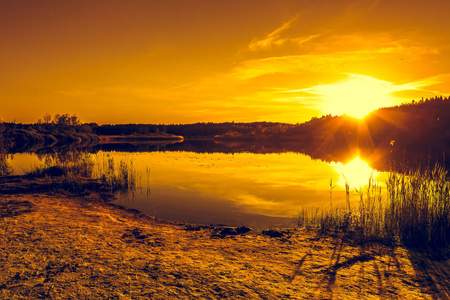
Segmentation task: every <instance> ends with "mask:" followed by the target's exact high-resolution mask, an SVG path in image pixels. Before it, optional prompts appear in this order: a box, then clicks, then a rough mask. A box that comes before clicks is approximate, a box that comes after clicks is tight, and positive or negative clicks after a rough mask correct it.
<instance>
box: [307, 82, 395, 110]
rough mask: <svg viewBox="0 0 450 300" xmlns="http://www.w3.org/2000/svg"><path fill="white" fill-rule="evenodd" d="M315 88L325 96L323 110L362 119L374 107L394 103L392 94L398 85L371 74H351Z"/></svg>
mask: <svg viewBox="0 0 450 300" xmlns="http://www.w3.org/2000/svg"><path fill="white" fill-rule="evenodd" d="M314 90H315V92H317V93H318V94H320V95H323V96H324V98H325V99H324V104H323V106H324V107H323V110H324V112H326V113H327V114H328V113H331V114H332V115H343V114H347V115H349V116H352V117H355V118H359V119H361V118H364V117H365V116H366V115H367V114H368V113H370V112H371V111H372V110H374V109H377V108H380V107H384V106H390V105H392V104H393V97H392V96H391V95H390V94H391V93H392V92H393V91H395V90H396V86H394V85H392V84H391V83H389V82H386V81H383V80H379V79H376V78H373V77H370V76H365V75H357V74H350V77H349V78H348V79H346V80H343V81H340V82H337V83H333V84H325V85H319V86H316V87H315V88H314Z"/></svg>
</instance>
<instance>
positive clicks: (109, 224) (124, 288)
mask: <svg viewBox="0 0 450 300" xmlns="http://www.w3.org/2000/svg"><path fill="white" fill-rule="evenodd" d="M0 215H1V216H0V249H1V255H0V298H2V299H22V298H30V299H44V298H45V299H149V298H151V299H177V298H181V299H217V298H229V299H371V298H374V299H447V297H448V295H450V293H449V290H450V280H449V279H450V262H449V261H446V262H445V261H432V260H429V259H428V258H425V257H423V256H420V255H419V254H417V253H413V252H410V251H407V250H405V249H402V248H396V249H391V248H387V247H383V246H380V245H373V246H370V247H369V246H366V247H361V246H358V245H355V244H352V243H351V242H350V241H347V240H345V239H344V240H343V239H341V238H340V237H338V236H334V237H333V236H319V235H318V234H317V233H314V232H307V231H295V232H294V231H293V232H291V233H289V234H285V235H284V236H283V237H279V238H274V237H269V236H265V235H241V236H225V237H217V236H215V235H214V234H213V232H212V231H211V229H200V230H197V231H195V230H187V229H186V227H185V226H182V225H176V224H167V223H164V222H158V221H156V220H153V219H151V218H148V217H145V216H143V215H140V214H138V213H134V212H130V211H125V210H122V209H120V208H118V207H114V206H111V205H106V204H105V203H104V202H102V201H100V198H99V196H98V195H95V194H91V195H88V196H85V197H84V198H73V197H68V196H64V195H45V194H40V195H33V194H28V195H9V196H0Z"/></svg>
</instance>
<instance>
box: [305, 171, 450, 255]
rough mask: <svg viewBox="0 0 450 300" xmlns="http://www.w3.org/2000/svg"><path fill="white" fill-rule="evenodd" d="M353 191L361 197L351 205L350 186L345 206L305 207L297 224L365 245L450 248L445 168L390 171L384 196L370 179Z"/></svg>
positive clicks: (449, 198)
mask: <svg viewBox="0 0 450 300" xmlns="http://www.w3.org/2000/svg"><path fill="white" fill-rule="evenodd" d="M355 192H356V193H357V195H358V198H359V199H358V201H357V203H356V204H354V205H353V207H352V206H351V205H350V187H349V185H348V183H346V198H347V202H346V204H345V205H341V206H338V205H334V206H331V207H329V208H327V209H317V208H316V209H311V208H309V209H302V210H301V211H300V213H299V216H298V218H297V222H298V226H299V227H313V228H318V229H320V230H322V231H344V232H347V233H351V234H353V235H354V236H355V237H356V238H357V239H359V241H361V242H367V241H374V240H377V241H381V242H386V243H392V242H394V241H400V242H401V243H403V244H404V245H406V246H410V247H419V248H420V247H422V248H434V249H441V250H445V251H448V250H449V248H450V183H449V181H448V179H447V171H445V169H444V168H443V167H441V166H439V165H436V166H435V167H434V168H433V169H419V170H415V171H409V172H407V173H405V174H398V173H394V172H390V173H389V176H388V179H387V180H386V193H385V195H383V193H382V190H381V185H379V184H377V183H375V181H374V180H373V178H372V177H371V178H370V179H369V184H368V185H367V187H365V188H364V189H362V188H360V189H355Z"/></svg>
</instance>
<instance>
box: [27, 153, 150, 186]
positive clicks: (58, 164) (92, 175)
mask: <svg viewBox="0 0 450 300" xmlns="http://www.w3.org/2000/svg"><path fill="white" fill-rule="evenodd" d="M28 175H31V176H38V177H47V178H50V179H51V180H52V181H54V182H57V183H61V185H60V186H61V187H62V188H63V189H65V190H66V191H69V192H71V193H73V194H83V193H86V192H89V191H88V190H86V187H85V186H84V184H83V182H84V181H85V179H86V178H88V179H92V180H96V181H98V182H99V183H101V184H102V185H104V186H106V187H107V188H108V189H109V191H110V192H111V193H120V194H127V193H133V192H134V191H135V190H136V187H137V186H138V185H139V183H140V179H141V177H140V176H139V174H138V173H137V172H136V170H135V169H134V165H133V161H132V160H130V159H128V158H125V159H123V160H118V161H117V160H114V158H112V157H110V156H109V155H107V154H104V155H103V156H102V157H98V158H97V159H94V157H93V155H91V154H89V153H83V152H78V151H68V152H64V153H55V154H50V155H45V157H44V158H43V164H42V165H39V166H35V167H34V169H33V170H32V171H30V172H28Z"/></svg>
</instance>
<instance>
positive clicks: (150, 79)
mask: <svg viewBox="0 0 450 300" xmlns="http://www.w3.org/2000/svg"><path fill="white" fill-rule="evenodd" d="M449 11H450V1H447V0H428V1H422V0H420V1H419V0H408V1H406V0H390V1H384V0H379V1H369V0H367V1H365V0H354V1H352V0H333V1H331V0H327V1H324V0H316V1H311V0H307V1H303V0H295V1H294V0H274V1H269V0H245V1H234V0H233V1H232V0H229V1H220V0H217V1H212V0H178V1H175V0H160V1H156V0H154V1H153V0H126V1H124V0H95V1H94V0H76V1H75V0H65V1H61V0H20V1H17V0H0V103H1V106H0V118H1V119H2V120H4V121H13V120H15V121H16V122H36V121H37V120H38V119H39V118H41V117H42V116H43V115H44V114H45V113H47V112H48V113H51V114H56V113H69V114H76V115H77V116H78V117H80V119H81V120H82V121H84V122H98V123H100V124H103V123H191V122H197V121H201V122H204V121H206V122H208V121H212V122H222V121H263V120H264V121H280V122H291V123H297V122H304V121H307V120H309V119H310V118H311V117H313V116H321V115H322V114H327V113H333V114H339V113H343V112H346V111H347V109H350V107H351V106H352V104H351V103H349V102H348V101H347V102H345V101H343V99H342V94H344V95H345V94H347V93H351V92H350V91H355V93H352V94H354V95H353V97H354V98H355V97H357V98H359V95H362V96H361V97H363V96H364V91H367V93H368V94H371V95H372V96H373V95H375V96H376V95H381V96H380V97H385V96H388V98H386V99H388V100H387V101H390V103H391V104H396V103H400V102H403V101H410V100H412V99H420V98H421V97H430V96H434V95H437V94H443V95H447V94H449V93H450V85H449V81H450V72H449V71H448V70H450V22H449V21H448V12H449ZM361 80H363V81H364V82H365V83H367V84H368V85H366V84H365V83H364V84H360V83H358V82H360V81H361ZM358 85H359V86H358ZM366 86H368V87H366ZM357 90H358V92H356V91H357ZM347 91H349V92H347ZM338 94H339V95H341V96H340V97H341V98H339V97H338V96H336V95H338ZM375 98H376V97H375ZM375 98H374V97H367V98H365V99H361V100H360V101H363V102H364V101H365V102H374V101H376V100H375ZM380 103H381V102H380ZM385 103H386V102H383V105H384V104H385ZM380 105H381V104H380ZM375 106H377V104H375Z"/></svg>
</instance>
